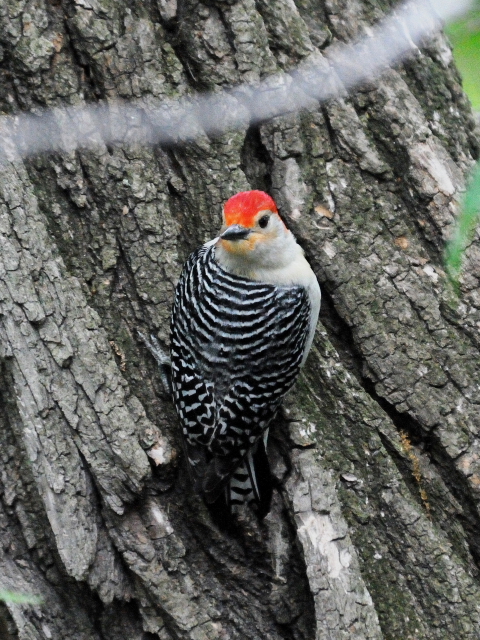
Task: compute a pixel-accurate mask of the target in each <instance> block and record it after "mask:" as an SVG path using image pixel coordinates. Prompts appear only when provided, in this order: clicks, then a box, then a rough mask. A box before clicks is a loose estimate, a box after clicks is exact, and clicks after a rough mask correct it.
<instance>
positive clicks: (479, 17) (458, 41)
mask: <svg viewBox="0 0 480 640" xmlns="http://www.w3.org/2000/svg"><path fill="white" fill-rule="evenodd" d="M446 32H447V35H448V36H449V37H450V40H451V42H452V45H453V55H454V58H455V62H456V64H457V66H458V68H459V70H460V73H461V74H462V78H463V88H464V89H465V92H466V93H467V95H468V97H469V98H470V101H471V103H472V107H473V110H474V111H476V112H478V113H480V0H475V2H474V3H473V5H472V8H471V10H470V11H469V12H468V13H467V14H466V15H465V16H464V17H462V19H461V20H458V21H457V22H454V23H452V24H449V25H447V27H446ZM479 217H480V162H478V163H477V165H476V167H475V168H474V170H473V172H472V176H471V179H470V184H469V186H468V189H467V193H466V194H465V198H464V201H463V207H462V211H461V213H460V215H459V217H458V220H457V225H456V229H455V232H454V233H453V235H452V238H451V240H450V242H449V243H448V245H447V247H446V251H445V265H446V268H447V272H448V274H449V276H450V278H451V280H452V282H453V284H454V285H455V286H457V284H458V277H459V275H460V272H461V267H462V258H463V254H464V251H465V248H466V247H467V245H468V243H469V241H470V239H471V237H472V235H473V233H474V231H475V227H476V225H477V224H478V220H479Z"/></svg>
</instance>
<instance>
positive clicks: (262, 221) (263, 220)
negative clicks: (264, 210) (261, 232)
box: [258, 216, 270, 229]
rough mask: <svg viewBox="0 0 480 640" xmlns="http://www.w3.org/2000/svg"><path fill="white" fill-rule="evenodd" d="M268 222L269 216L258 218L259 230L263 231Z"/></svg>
mask: <svg viewBox="0 0 480 640" xmlns="http://www.w3.org/2000/svg"><path fill="white" fill-rule="evenodd" d="M269 220H270V216H262V217H261V218H260V220H259V221H258V226H259V227H260V228H261V229H265V227H266V226H267V224H268V221H269Z"/></svg>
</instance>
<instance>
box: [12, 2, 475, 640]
mask: <svg viewBox="0 0 480 640" xmlns="http://www.w3.org/2000/svg"><path fill="white" fill-rule="evenodd" d="M383 4H388V3H371V2H368V1H367V0H357V1H356V2H351V1H350V0H343V1H342V0H322V1H321V2H314V0H296V2H295V3H294V2H293V1H291V0H274V1H271V0H258V1H257V2H254V1H253V0H239V1H237V2H236V1H235V0H224V1H222V0H204V2H203V3H201V2H194V1H193V0H178V3H177V2H176V0H157V1H156V2H155V0H130V1H129V2H123V1H120V0H2V4H1V6H0V44H1V49H0V58H1V57H2V56H3V61H2V69H1V83H0V108H1V109H2V110H3V111H4V112H5V113H13V112H16V111H18V110H27V109H28V110H30V109H35V108H38V107H43V106H48V107H54V106H57V107H61V105H64V104H82V103H84V102H95V101H96V100H98V99H99V98H102V99H104V100H107V101H108V100H110V99H118V98H123V99H131V98H138V99H140V100H143V101H145V103H147V104H148V101H149V99H150V98H151V97H152V96H153V97H154V98H167V97H176V96H183V95H188V93H189V92H191V91H192V90H195V91H200V90H214V89H215V88H216V87H221V86H228V85H233V84H237V83H240V82H244V81H255V80H257V79H259V78H262V77H264V76H266V75H269V74H271V73H274V72H277V73H278V72H281V71H282V70H288V69H290V68H292V67H294V66H295V65H296V64H297V63H298V62H299V61H301V60H302V59H305V58H307V57H308V56H310V55H312V54H315V52H317V55H318V50H321V51H322V52H324V51H325V50H328V47H329V46H330V45H331V44H332V43H334V42H335V41H339V40H340V41H347V40H350V39H352V38H353V37H355V36H356V35H358V34H363V33H366V30H367V27H368V25H370V24H372V23H373V22H374V21H376V20H377V19H379V18H380V17H381V15H382V12H381V10H380V8H379V6H378V5H383ZM387 10H388V7H385V11H387ZM352 64H359V65H361V60H359V61H352ZM262 99H265V98H262ZM56 117H57V118H59V119H60V118H62V112H61V109H59V110H58V111H57V115H56ZM473 127H474V122H473V119H472V117H471V114H470V111H469V107H468V104H467V102H466V99H465V97H464V96H463V94H462V90H461V87H460V81H459V77H458V73H457V72H456V70H455V67H454V66H453V63H452V58H451V53H450V49H449V46H448V44H446V42H445V39H444V38H443V36H438V37H437V38H436V39H435V41H434V42H431V43H429V44H428V45H427V46H426V47H425V48H424V49H422V50H421V51H418V52H417V53H416V54H415V55H412V56H411V58H410V59H409V61H408V62H407V63H405V64H404V65H403V66H401V67H399V68H397V69H396V70H390V71H388V73H385V75H384V76H383V77H382V78H380V79H379V80H378V82H376V83H375V84H372V85H371V86H364V87H363V88H362V89H361V90H359V91H358V92H356V93H355V95H353V96H351V97H350V98H348V99H347V98H345V99H338V100H335V101H331V102H330V103H328V104H327V105H326V106H323V107H319V108H318V110H317V111H313V112H308V113H300V114H298V115H295V116H289V117H282V118H276V119H274V120H272V121H270V122H267V123H265V124H262V125H261V126H260V127H256V128H251V129H248V130H242V131H240V132H234V133H232V132H228V133H226V134H224V135H222V136H220V137H218V138H216V139H209V138H207V137H206V136H204V137H203V138H199V139H197V140H196V141H195V142H194V143H191V144H188V145H183V146H171V147H168V148H167V147H163V148H160V147H156V148H152V147H147V146H145V147H129V148H120V147H109V146H108V147H107V146H104V147H103V148H99V149H97V150H95V151H77V152H72V153H67V152H65V153H56V154H53V155H51V156H44V157H37V158H33V159H30V160H28V161H25V162H24V163H23V164H21V163H15V164H11V165H9V166H8V167H7V168H4V169H2V171H1V172H0V240H1V253H0V309H1V313H0V336H1V345H0V358H1V402H0V410H1V411H0V443H1V444H0V456H1V477H0V497H1V501H0V541H1V545H0V590H1V589H8V590H11V591H15V592H18V593H23V594H25V593H26V594H35V595H39V596H41V598H42V599H43V601H42V604H40V605H35V606H32V605H20V604H11V603H8V604H6V605H3V606H2V608H1V609H0V618H1V621H0V635H2V634H3V635H2V638H4V637H5V638H9V639H10V638H11V639H14V638H15V639H17V638H18V639H20V640H26V639H29V640H30V639H31V640H37V639H38V640H40V639H43V638H53V639H55V640H100V639H102V640H147V639H152V640H153V639H155V638H160V639H161V640H170V639H174V638H175V639H177V638H182V639H187V638H192V639H194V640H203V639H205V640H206V639H213V638H222V639H234V638H254V639H259V640H260V639H262V640H263V639H265V638H268V639H271V640H277V639H289V640H290V639H292V640H293V639H295V640H296V639H305V640H312V639H313V638H317V639H322V640H323V639H325V640H327V639H328V640H337V639H343V638H356V639H362V640H363V639H378V638H386V639H389V640H399V639H404V640H407V639H412V640H413V639H415V640H420V639H424V638H425V639H427V638H428V639H430V638H432V639H433V638H435V639H437V638H438V639H445V638H462V639H467V638H478V637H479V633H480V631H479V629H480V572H479V568H480V537H479V535H478V532H479V531H480V514H479V508H478V507H479V501H480V440H479V428H480V418H479V410H478V407H479V404H480V391H479V389H480V387H479V377H480V371H479V370H480V358H479V352H478V347H479V342H480V340H479V333H478V328H479V327H480V296H479V288H478V285H479V278H480V250H479V247H480V244H479V243H478V242H475V243H472V244H471V246H470V247H469V249H468V252H467V260H466V267H465V275H464V277H463V279H462V281H461V298H460V301H458V300H457V299H456V297H455V293H454V292H453V291H452V290H451V288H450V286H449V284H448V281H447V279H446V276H445V273H444V271H443V270H442V252H443V247H444V243H445V240H446V238H447V237H448V235H449V233H450V232H451V225H452V222H453V220H454V214H455V212H456V211H457V208H458V199H459V193H461V190H462V189H463V186H464V180H465V175H466V172H467V170H468V169H469V167H470V166H471V164H472V159H473V158H475V157H476V155H477V142H476V139H475V137H474V130H473ZM249 188H260V189H264V190H267V191H269V192H270V193H271V195H272V196H273V197H274V198H275V199H276V201H277V203H278V205H279V207H280V209H281V213H282V215H283V217H284V219H285V221H286V223H287V224H288V225H289V226H290V227H291V229H292V230H293V231H294V233H295V234H296V236H297V238H298V239H299V242H300V243H301V244H302V246H303V247H304V248H305V251H306V254H307V256H308V258H309V260H310V262H311V264H312V266H313V267H314V269H315V271H316V273H317V275H318V278H319V281H320V284H321V286H322V291H323V302H322V311H321V322H320V324H319V328H318V331H317V336H316V340H315V345H314V348H313V349H312V353H311V355H310V357H309V359H308V363H307V366H306V369H305V371H304V374H303V375H302V376H301V379H300V381H299V382H298V383H297V385H296V387H295V390H294V392H293V393H291V394H290V398H289V399H288V401H287V402H286V405H285V409H284V416H283V418H279V419H278V421H277V423H276V424H275V426H274V428H273V429H272V430H271V431H272V438H271V445H270V448H269V456H270V458H271V461H272V466H273V470H274V475H275V479H276V483H275V484H276V486H275V491H274V497H273V503H272V509H271V512H270V514H269V515H268V516H267V517H266V518H265V520H264V521H263V522H260V523H258V522H257V521H256V520H255V518H254V517H253V516H251V515H249V514H248V513H244V514H242V516H241V517H240V519H239V522H238V524H237V525H236V527H234V528H233V529H232V530H231V531H222V530H220V529H219V528H218V527H217V526H216V525H215V524H214V523H213V521H212V519H211V516H210V514H209V512H208V510H207V509H206V507H205V506H204V504H203V503H202V501H201V499H200V498H199V497H198V496H196V495H195V494H194V493H193V491H192V487H191V485H190V482H189V480H188V476H187V473H186V469H185V461H184V459H183V453H182V447H181V442H180V435H179V428H178V423H177V420H176V417H175V414H174V411H173V408H172V404H171V401H170V398H169V397H167V396H166V394H165V392H164V391H163V388H162V385H161V382H160V377H159V373H158V370H157V368H156V365H155V362H154V360H153V358H152V357H151V356H150V354H149V353H148V351H147V350H146V349H145V347H144V345H143V344H142V342H141V340H140V339H139V337H138V334H137V329H140V330H141V331H143V332H144V333H146V334H149V333H152V332H153V333H155V334H157V335H158V337H159V339H160V340H161V341H162V342H163V344H164V345H165V346H167V345H168V335H169V315H170V307H171V302H172V295H173V290H174V286H175V282H176V279H177V278H178V275H179V273H180V269H181V266H182V263H183V261H184V260H185V258H186V257H187V255H188V253H189V252H190V251H192V250H193V249H194V248H196V247H197V246H198V245H199V244H201V243H202V242H204V241H206V240H208V239H211V238H213V237H214V236H215V235H216V232H217V230H218V228H219V225H220V215H221V206H222V203H223V202H224V201H225V200H226V199H227V198H228V197H229V196H231V195H232V194H234V193H235V192H237V191H241V190H245V189H249ZM477 240H478V237H477Z"/></svg>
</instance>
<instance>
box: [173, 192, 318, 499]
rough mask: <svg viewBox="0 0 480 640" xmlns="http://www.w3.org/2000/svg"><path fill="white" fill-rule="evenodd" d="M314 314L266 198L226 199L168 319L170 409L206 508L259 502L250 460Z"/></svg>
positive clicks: (311, 289) (295, 258) (306, 269)
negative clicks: (215, 230)
mask: <svg viewBox="0 0 480 640" xmlns="http://www.w3.org/2000/svg"><path fill="white" fill-rule="evenodd" d="M319 309H320V287H319V285H318V282H317V279H316V277H315V274H314V273H313V271H312V269H311V268H310V265H309V264H308V262H307V261H306V259H305V257H304V254H303V250H302V249H301V247H300V246H299V245H298V244H297V242H296V240H295V238H294V236H293V234H292V233H291V232H290V231H289V230H288V229H287V228H286V226H285V224H284V223H283V221H282V219H281V218H280V216H279V215H278V212H277V207H276V205H275V202H274V201H273V200H272V198H271V197H270V196H269V195H267V194H266V193H264V192H263V191H247V192H243V193H238V194H237V195H235V196H233V197H232V198H230V200H228V202H227V203H226V204H225V207H224V226H223V227H222V229H221V232H220V236H219V237H218V238H215V239H214V240H211V241H210V242H207V244H205V245H203V246H202V247H200V248H199V249H197V251H195V252H194V253H192V255H191V256H190V257H189V259H188V260H187V262H186V264H185V267H184V269H183V272H182V275H181V277H180V280H179V283H178V285H177V289H176V292H175V302H174V306H173V314H172V342H171V364H172V387H173V396H174V402H175V407H176V409H177V413H178V415H179V417H180V421H181V424H182V428H183V436H184V440H185V448H186V452H187V457H188V461H189V465H190V470H191V475H192V477H193V481H194V485H195V488H196V490H197V491H199V492H200V493H201V494H202V495H203V497H204V499H205V500H206V501H207V502H208V503H211V502H214V501H215V500H216V499H217V498H218V497H219V496H220V495H221V494H222V493H223V491H224V489H226V497H227V501H228V502H229V504H230V505H231V506H232V507H233V508H235V505H236V504H239V503H243V502H253V503H257V504H259V503H260V501H261V496H260V495H259V487H258V482H257V478H256V472H255V468H254V467H255V465H254V454H255V451H256V450H257V448H258V447H261V446H263V442H264V440H266V437H265V436H266V433H267V430H268V427H269V424H270V423H271V421H272V419H273V417H274V416H275V413H276V411H277V409H278V408H279V405H280V403H281V401H282V399H283V397H284V395H285V394H286V393H287V391H288V390H289V389H290V388H291V387H292V385H293V383H294V382H295V379H296V378H297V375H298V373H299V371H300V367H301V366H302V364H303V363H304V362H305V359H306V357H307V354H308V351H309V349H310V346H311V344H312V340H313V334H314V332H315V326H316V324H317V319H318V312H319ZM262 435H263V436H264V438H262ZM265 460H266V457H265Z"/></svg>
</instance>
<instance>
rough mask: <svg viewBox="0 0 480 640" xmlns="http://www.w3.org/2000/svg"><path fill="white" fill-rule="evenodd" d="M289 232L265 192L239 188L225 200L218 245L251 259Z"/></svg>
mask: <svg viewBox="0 0 480 640" xmlns="http://www.w3.org/2000/svg"><path fill="white" fill-rule="evenodd" d="M288 233H289V232H288V230H287V228H286V227H285V225H284V223H283V221H282V219H281V218H280V216H279V215H278V210H277V206H276V204H275V202H274V201H273V200H272V198H271V197H270V196H269V195H268V194H267V193H264V192H263V191H242V192H241V193H237V194H236V195H234V196H233V197H232V198H230V199H229V200H227V202H226V203H225V206H224V209H223V227H222V229H221V232H220V239H219V244H220V246H221V247H222V249H223V250H224V251H226V252H227V253H229V254H233V255H237V256H244V257H245V258H247V259H248V257H249V256H250V257H251V258H252V259H254V256H255V255H257V254H261V253H263V249H264V247H269V246H273V245H274V244H276V243H277V242H278V240H279V239H280V240H281V239H283V238H284V237H285V235H286V234H288Z"/></svg>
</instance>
